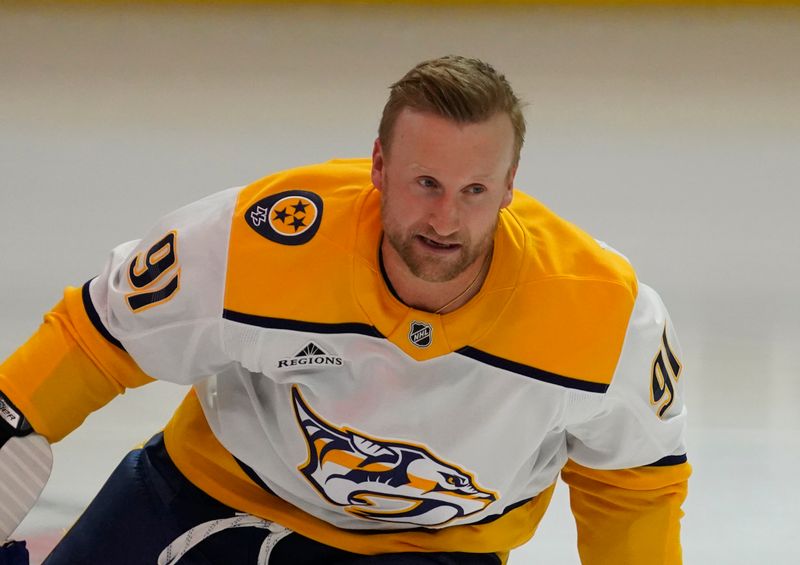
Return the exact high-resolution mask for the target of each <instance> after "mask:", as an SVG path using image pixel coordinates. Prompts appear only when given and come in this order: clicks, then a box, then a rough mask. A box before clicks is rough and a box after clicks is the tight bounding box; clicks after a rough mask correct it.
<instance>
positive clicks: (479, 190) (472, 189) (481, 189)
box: [467, 184, 486, 194]
mask: <svg viewBox="0 0 800 565" xmlns="http://www.w3.org/2000/svg"><path fill="white" fill-rule="evenodd" d="M467 192H469V193H470V194H481V193H482V192H486V187H485V186H483V185H480V184H476V185H473V186H470V187H469V188H468V189H467Z"/></svg>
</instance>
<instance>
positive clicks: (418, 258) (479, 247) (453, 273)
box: [381, 207, 497, 283]
mask: <svg viewBox="0 0 800 565" xmlns="http://www.w3.org/2000/svg"><path fill="white" fill-rule="evenodd" d="M384 210H385V207H384V208H383V210H382V211H381V213H382V215H383V217H384V220H383V230H384V237H385V238H386V239H387V241H388V242H389V245H391V246H392V248H393V249H394V250H395V251H396V252H397V254H398V255H399V256H400V258H401V259H402V260H403V262H404V263H405V264H406V266H407V267H408V269H409V270H410V271H411V273H412V274H413V275H414V276H415V277H418V278H420V279H422V280H424V281H427V282H436V283H440V282H447V281H451V280H453V279H454V278H456V277H457V276H458V275H460V274H461V273H463V272H464V271H465V270H466V269H467V268H468V267H469V266H470V265H472V264H473V263H474V262H475V261H476V260H478V259H479V258H481V257H484V256H485V254H486V253H489V252H490V250H491V248H492V242H493V240H494V233H495V229H496V228H497V221H495V222H494V224H493V225H492V226H491V228H490V229H489V230H487V232H486V233H484V234H481V236H480V237H479V238H478V243H475V244H473V243H472V240H471V239H470V238H469V236H465V238H463V239H452V238H450V237H448V238H447V240H446V242H447V243H457V244H458V245H459V246H460V248H459V250H458V253H457V254H454V257H450V258H448V259H447V260H445V259H444V258H442V257H437V256H436V255H435V253H431V254H426V253H425V252H424V251H422V250H421V249H420V248H419V243H418V242H416V241H415V240H416V238H417V236H422V237H427V238H428V239H432V240H434V241H439V240H440V238H439V237H438V236H437V235H436V234H435V233H431V230H430V228H429V227H427V226H423V225H420V226H412V227H411V228H409V229H408V231H407V232H406V233H401V232H400V230H399V229H398V228H396V226H393V225H391V223H387V221H386V215H385V214H384Z"/></svg>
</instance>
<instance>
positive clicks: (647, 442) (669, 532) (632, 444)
mask: <svg viewBox="0 0 800 565" xmlns="http://www.w3.org/2000/svg"><path fill="white" fill-rule="evenodd" d="M683 382H684V376H683V364H682V360H681V352H680V348H679V345H678V341H677V337H676V335H675V332H674V330H673V328H672V324H671V322H670V320H669V317H668V315H667V312H666V309H665V308H664V306H663V303H662V302H661V300H660V298H659V297H658V295H657V294H656V293H655V292H654V291H653V290H652V289H650V288H648V287H647V286H645V285H640V289H639V296H638V297H637V301H636V305H635V307H634V311H633V313H632V315H631V320H630V323H629V327H628V331H627V334H626V338H625V344H624V347H623V351H622V354H621V357H620V361H619V364H618V367H617V371H616V374H615V376H614V380H613V381H612V384H611V386H610V387H609V389H608V392H607V393H606V396H605V398H604V400H603V402H602V403H601V406H600V408H599V409H596V410H594V413H592V414H588V413H587V414H585V415H584V416H585V417H584V418H583V419H582V421H579V422H576V423H575V424H574V425H572V426H570V427H569V428H568V430H567V432H568V442H567V447H568V453H569V456H570V460H569V462H568V463H567V465H566V466H565V467H564V469H563V471H562V478H563V479H564V481H565V482H566V483H567V484H568V485H569V488H570V504H571V507H572V512H573V514H574V516H575V521H576V524H577V527H578V550H579V554H580V556H581V561H582V563H584V565H599V564H606V563H614V564H615V565H676V564H680V563H681V562H682V558H681V543H680V519H681V517H682V516H683V511H682V510H681V505H682V504H683V501H684V500H685V498H686V494H687V484H688V478H689V475H690V472H691V468H690V466H689V463H688V461H687V458H686V449H685V445H684V427H685V416H686V410H685V407H684V404H683Z"/></svg>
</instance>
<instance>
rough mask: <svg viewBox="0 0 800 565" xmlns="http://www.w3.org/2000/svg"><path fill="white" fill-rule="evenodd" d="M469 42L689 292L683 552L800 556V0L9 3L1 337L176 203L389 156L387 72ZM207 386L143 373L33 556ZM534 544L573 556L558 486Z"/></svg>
mask: <svg viewBox="0 0 800 565" xmlns="http://www.w3.org/2000/svg"><path fill="white" fill-rule="evenodd" d="M446 53H461V54H465V55H469V56H477V57H480V58H483V59H486V60H488V61H490V62H492V63H494V64H495V66H496V67H497V68H498V69H500V70H501V71H503V72H505V73H506V74H507V76H508V77H509V79H510V80H511V82H512V84H513V85H514V87H515V89H516V90H517V92H518V93H519V94H520V95H521V96H522V97H523V98H524V99H526V100H527V101H528V102H529V103H530V106H529V107H528V109H527V118H528V128H529V134H528V138H527V143H526V146H525V149H524V151H523V156H522V163H521V167H520V171H519V173H518V176H517V185H518V187H520V188H522V189H523V190H525V191H526V192H529V193H531V194H533V195H534V196H536V197H537V198H539V199H540V200H542V201H543V202H544V203H546V204H547V205H549V206H550V207H552V208H554V209H555V210H556V211H557V212H559V213H560V214H561V215H562V216H564V217H566V218H568V219H570V220H572V221H574V222H576V223H577V224H579V225H580V226H582V227H583V228H585V229H586V230H588V231H589V232H590V233H592V234H593V235H594V236H595V237H597V238H599V239H603V240H605V241H607V242H609V243H610V244H612V245H613V246H615V247H616V248H618V249H620V250H621V251H623V252H624V253H625V254H626V255H627V256H628V257H629V258H630V259H631V261H632V262H633V264H634V266H636V268H637V270H638V273H639V276H640V278H641V279H642V280H643V281H645V282H647V283H649V284H651V285H652V286H654V287H655V288H656V289H657V290H659V292H660V293H661V295H662V297H663V298H664V300H665V302H666V304H667V305H668V307H669V308H670V311H671V315H672V318H673V321H674V323H675V325H676V327H677V329H678V332H679V336H680V338H681V344H682V347H683V350H684V362H685V366H686V372H685V376H684V377H683V378H685V379H686V386H687V390H688V403H689V409H690V426H691V427H690V430H689V438H688V439H689V459H690V461H691V463H692V464H693V466H694V475H693V478H692V480H691V483H690V494H689V498H688V500H687V502H686V504H685V506H684V508H685V511H686V517H685V519H684V521H683V544H684V556H685V562H686V563H688V564H691V565H705V564H707V563H722V564H725V565H759V564H764V563H770V564H773V565H783V564H794V563H800V546H799V545H798V544H797V532H796V531H797V527H798V525H799V524H800V483H799V482H798V480H797V475H798V471H797V469H798V468H800V439H799V438H800V409H798V404H799V403H800V375H799V374H800V362H799V361H798V353H799V352H800V321H798V318H799V317H800V298H798V292H797V287H798V280H800V249H799V247H800V233H799V232H800V230H799V229H798V223H797V214H798V210H799V209H800V197H799V196H798V189H799V187H800V95H798V92H800V10H798V9H789V8H785V9H777V8H776V9H731V8H710V9H667V8H651V9H635V8H625V9H622V8H619V9H599V8H597V9H585V8H584V9H579V8H560V9H559V8H552V7H550V8H542V7H540V8H530V7H529V8H523V7H516V8H511V7H505V8H501V7H495V8H486V7H484V8H453V7H449V8H444V7H440V8H425V7H413V8H411V7H402V6H394V7H374V6H369V5H368V4H363V5H351V6H347V7H335V6H330V5H329V6H305V7H274V6H273V7H270V6H267V7H259V6H238V7H220V6H217V7H208V6H202V5H182V6H181V5H179V6H175V5H171V6H159V5H158V4H150V5H149V6H148V7H136V6H127V5H125V4H117V3H114V5H113V6H111V7H96V6H95V7H92V6H80V5H75V4H67V5H64V6H61V5H58V4H37V3H28V2H18V3H17V2H10V3H9V2H5V3H2V4H0V312H2V317H1V318H0V319H1V320H2V322H1V323H0V356H3V357H5V356H6V355H7V354H9V353H11V351H13V349H14V348H15V347H16V346H17V345H19V344H20V343H21V342H22V341H23V340H24V339H25V338H26V337H27V336H28V335H29V334H30V333H31V332H32V331H33V330H34V329H35V328H36V326H37V324H38V323H39V320H40V318H41V314H42V313H43V312H45V311H46V309H48V308H49V307H50V306H51V305H52V304H54V303H55V302H56V301H57V300H58V299H59V296H60V292H61V289H62V288H63V287H64V286H65V285H68V284H71V285H80V284H82V283H83V282H84V281H85V280H87V279H89V278H91V277H92V276H94V275H95V274H96V273H97V272H98V270H99V269H100V267H101V266H102V264H103V262H104V260H105V256H106V253H107V252H108V250H109V249H110V248H111V247H112V246H114V245H115V244H117V243H119V242H122V241H126V240H130V239H135V238H137V237H139V236H140V235H141V234H143V233H144V231H145V230H146V229H147V228H148V227H149V226H150V225H151V224H152V223H153V222H154V221H155V220H156V219H157V218H158V217H159V216H161V215H162V214H164V213H165V212H168V211H170V210H172V209H174V208H177V207H179V206H181V205H182V204H185V203H188V202H190V201H193V200H196V199H198V198H200V197H202V196H204V195H206V194H209V193H212V192H215V191H217V190H220V189H223V188H226V187H228V186H233V185H240V184H245V183H247V182H249V181H251V180H254V179H256V178H259V177H261V176H263V175H265V174H267V173H269V172H272V171H275V170H278V169H282V168H286V167H290V166H294V165H299V164H304V163H310V162H316V161H321V160H326V159H329V158H332V157H351V156H366V155H368V153H369V151H370V148H371V143H372V140H373V138H374V136H375V132H376V127H377V122H378V117H379V113H380V109H381V107H382V105H383V102H384V99H385V96H386V93H387V86H388V85H389V84H390V83H391V82H392V81H394V80H395V79H397V78H399V77H400V76H401V75H402V74H403V73H404V72H405V71H406V70H407V69H408V68H410V67H411V66H413V64H415V63H416V62H418V61H420V60H423V59H427V58H431V57H435V56H439V55H442V54H446ZM184 393H185V391H184V390H182V389H180V388H178V387H174V386H169V385H165V384H155V385H151V386H149V387H145V388H144V389H140V390H136V391H130V392H129V393H128V394H126V395H125V396H124V397H120V398H118V399H117V400H115V401H114V402H112V403H111V404H110V405H109V406H108V407H106V409H104V410H102V411H100V412H98V413H97V414H95V415H93V416H91V417H90V418H89V419H88V420H87V422H86V423H85V425H84V426H83V427H82V428H80V429H79V430H78V431H76V432H75V433H74V434H73V435H71V436H70V437H69V438H67V439H66V440H64V441H63V442H62V443H60V444H58V445H56V446H55V455H56V462H55V470H54V475H53V477H52V480H51V482H50V484H49V486H48V487H47V489H46V491H45V493H44V495H43V498H42V500H41V502H40V504H39V506H38V507H37V508H36V510H35V511H34V512H33V513H32V514H31V515H30V516H29V518H28V519H27V520H26V521H25V522H24V523H23V525H22V526H21V528H20V530H19V531H18V533H19V535H20V536H21V537H27V538H28V539H29V540H31V543H32V546H33V549H34V553H35V554H36V555H41V553H42V552H44V551H46V548H47V547H48V545H51V544H52V543H53V542H54V540H55V539H56V538H57V537H58V536H59V535H60V532H61V531H62V530H63V528H65V527H67V526H68V525H69V524H70V523H71V521H72V520H74V519H75V517H76V516H77V515H78V514H79V513H80V511H81V509H82V508H83V507H84V505H85V504H86V503H87V501H88V500H89V499H90V498H91V497H92V495H93V494H94V493H95V492H96V491H97V489H98V488H99V486H100V484H101V483H102V480H103V479H104V478H105V476H107V474H108V473H109V472H110V471H111V469H112V468H113V467H114V466H115V465H116V463H117V462H118V460H119V459H120V458H121V457H122V456H123V455H124V453H125V452H126V451H127V450H128V449H129V448H131V447H132V446H133V445H135V444H136V443H138V442H140V441H142V440H144V439H146V438H147V437H149V435H151V434H152V433H153V432H155V431H157V430H158V429H159V428H160V426H162V425H163V424H164V423H165V421H166V419H167V418H168V416H169V414H170V413H171V410H172V409H173V408H174V407H175V406H176V404H177V402H178V400H179V399H180V397H181V396H182V395H183V394H184ZM501 408H502V407H498V409H501ZM120 519H124V517H120ZM524 563H531V564H533V563H547V564H551V565H562V564H563V565H569V564H575V563H578V558H577V552H576V550H575V527H574V524H573V522H572V518H571V515H570V513H569V509H568V498H567V492H566V488H565V486H564V485H563V484H560V485H559V487H558V488H557V490H556V496H555V498H554V500H553V503H552V504H551V507H550V509H549V511H548V513H547V515H546V516H545V518H544V521H543V523H542V525H541V526H540V529H539V531H538V533H537V535H536V537H535V538H534V540H533V541H531V542H530V543H529V544H528V545H526V546H524V547H523V548H521V549H519V550H517V551H516V552H515V553H513V554H512V557H511V564H512V565H522V564H524Z"/></svg>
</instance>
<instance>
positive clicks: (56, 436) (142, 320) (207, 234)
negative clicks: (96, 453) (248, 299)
mask: <svg viewBox="0 0 800 565" xmlns="http://www.w3.org/2000/svg"><path fill="white" fill-rule="evenodd" d="M237 193H238V190H237V189H230V190H228V191H224V192H221V193H218V194H215V195H212V196H210V197H208V198H205V199H203V200H200V201H198V202H195V203H194V204H190V205H189V206H186V207H184V208H181V209H180V210H178V211H176V212H173V213H172V214H169V215H167V216H165V217H164V218H162V219H161V220H160V221H159V222H158V223H157V225H156V226H155V227H154V228H153V229H152V230H151V231H150V232H149V233H148V234H147V235H146V236H145V237H144V238H142V239H141V240H138V241H133V242H129V243H126V244H122V245H120V246H118V247H116V248H115V249H114V250H113V251H112V253H111V254H110V257H109V259H108V261H107V262H106V265H105V267H104V269H103V271H102V273H101V274H100V275H99V276H97V277H96V278H94V279H93V280H91V281H90V282H88V283H86V284H85V285H83V287H82V288H67V289H66V291H65V292H64V297H63V299H62V300H61V301H60V302H59V303H58V304H57V305H56V306H55V307H54V308H53V309H52V310H51V311H50V312H48V313H47V314H46V315H45V318H44V322H43V323H42V325H41V326H40V327H39V329H38V330H37V331H36V332H35V333H34V335H33V336H31V338H30V339H29V340H28V341H27V342H26V343H25V344H24V345H23V346H22V347H20V348H19V349H18V350H17V351H16V352H14V353H13V354H12V355H11V356H10V357H9V358H8V359H7V360H6V361H5V362H4V363H2V365H0V391H2V392H3V393H4V394H5V395H7V397H8V398H9V399H10V400H11V401H12V402H13V403H14V405H15V406H17V407H18V408H19V410H20V411H21V412H22V414H23V415H24V416H25V417H26V418H27V419H28V421H29V422H30V423H31V425H32V427H33V429H34V430H35V431H36V432H38V433H39V434H41V435H43V436H44V437H45V438H46V439H47V440H48V441H49V442H50V443H53V442H56V441H58V440H60V439H62V438H63V437H64V436H66V435H67V434H68V433H69V432H71V431H72V430H74V429H75V428H76V427H78V426H79V425H80V424H81V423H82V422H83V420H84V419H85V418H86V416H87V415H88V414H90V413H91V412H93V411H94V410H97V409H99V408H100V407H102V406H104V405H105V404H107V403H108V402H110V401H111V400H112V399H113V398H114V397H115V396H117V395H118V394H121V393H123V392H124V391H125V389H126V388H133V387H137V386H141V385H143V384H146V383H148V382H151V381H152V380H154V379H160V380H166V381H170V382H175V383H181V384H191V383H194V382H196V381H198V380H200V379H201V378H203V377H205V376H207V375H209V374H212V373H213V372H215V369H217V368H219V367H221V366H222V365H223V364H224V363H225V362H226V360H227V359H226V356H225V354H224V353H223V347H222V338H221V332H220V324H221V311H222V304H223V294H224V285H225V271H226V269H225V266H226V258H227V247H228V237H229V232H230V222H231V216H232V210H233V206H234V202H235V199H236V194H237Z"/></svg>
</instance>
